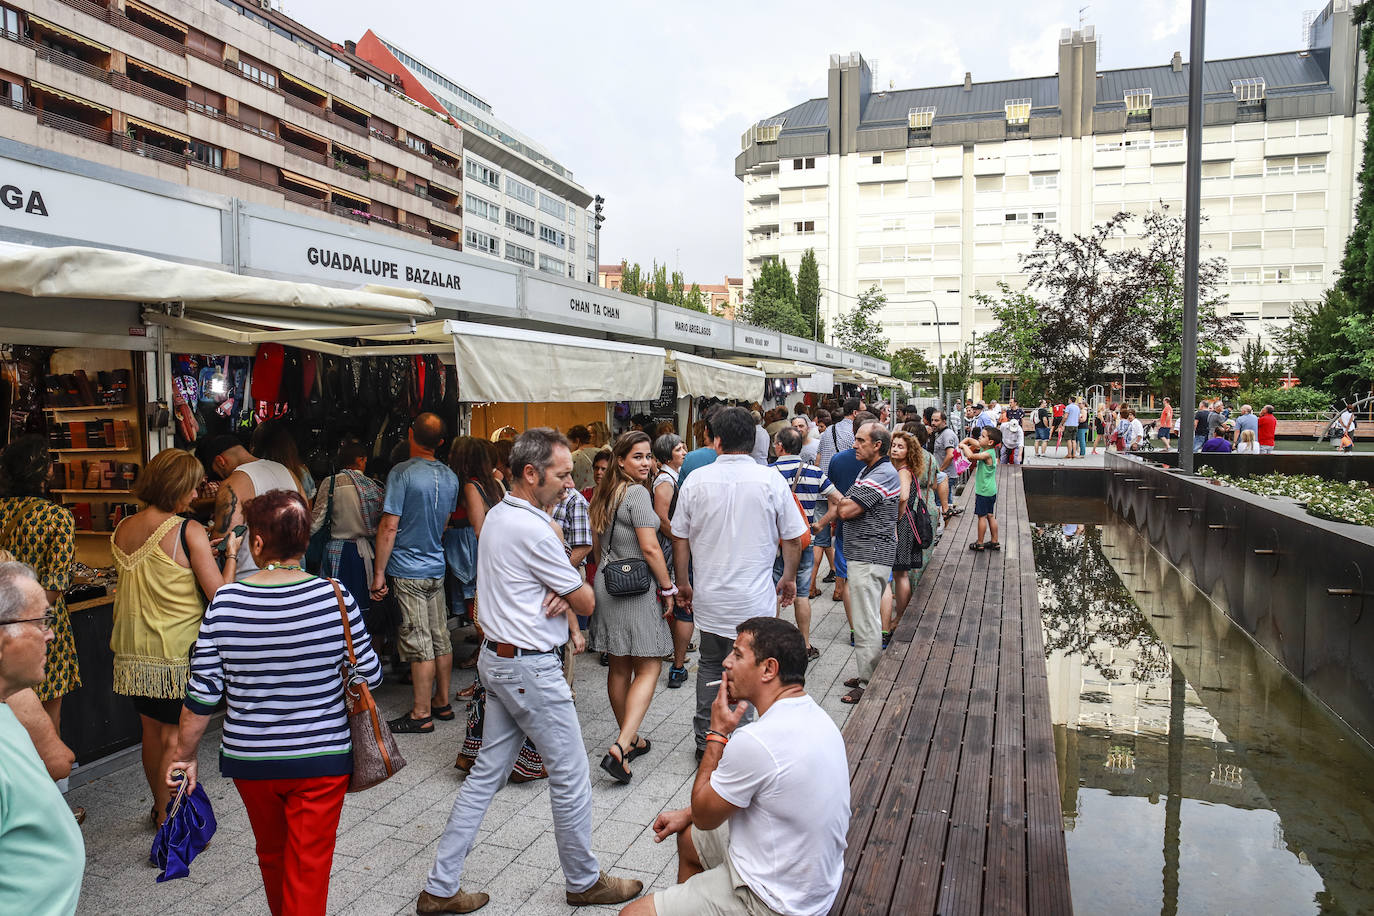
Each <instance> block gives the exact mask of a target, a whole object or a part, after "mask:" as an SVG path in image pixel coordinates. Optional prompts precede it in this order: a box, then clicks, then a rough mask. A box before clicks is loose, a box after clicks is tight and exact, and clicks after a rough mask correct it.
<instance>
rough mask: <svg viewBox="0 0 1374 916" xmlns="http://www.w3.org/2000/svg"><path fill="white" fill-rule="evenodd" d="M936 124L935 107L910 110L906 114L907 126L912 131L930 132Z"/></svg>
mask: <svg viewBox="0 0 1374 916" xmlns="http://www.w3.org/2000/svg"><path fill="white" fill-rule="evenodd" d="M934 123H935V108H934V106H926V107H924V108H910V109H907V113H906V126H907V128H908V129H910V130H930V127H931V125H932V124H934Z"/></svg>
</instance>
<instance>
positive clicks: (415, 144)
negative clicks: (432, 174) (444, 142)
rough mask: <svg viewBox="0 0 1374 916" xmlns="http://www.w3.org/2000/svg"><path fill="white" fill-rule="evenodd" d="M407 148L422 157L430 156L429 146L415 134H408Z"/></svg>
mask: <svg viewBox="0 0 1374 916" xmlns="http://www.w3.org/2000/svg"><path fill="white" fill-rule="evenodd" d="M406 146H408V147H410V148H411V149H413V150H415V152H417V153H419V154H420V155H421V156H428V155H429V144H428V143H426V142H425V141H424V140H422V139H420V138H419V137H417V136H415V135H414V134H406Z"/></svg>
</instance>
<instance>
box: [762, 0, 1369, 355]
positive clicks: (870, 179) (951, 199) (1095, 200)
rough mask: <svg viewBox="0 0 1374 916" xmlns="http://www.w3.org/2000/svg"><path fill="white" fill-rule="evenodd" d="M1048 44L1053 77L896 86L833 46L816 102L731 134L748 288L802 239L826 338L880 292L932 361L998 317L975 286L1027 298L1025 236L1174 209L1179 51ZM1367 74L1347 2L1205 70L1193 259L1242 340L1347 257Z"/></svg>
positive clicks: (1067, 41) (1179, 206) (889, 319)
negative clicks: (1103, 54) (811, 261)
mask: <svg viewBox="0 0 1374 916" xmlns="http://www.w3.org/2000/svg"><path fill="white" fill-rule="evenodd" d="M1058 51H1059V72H1058V73H1057V74H1055V75H1051V76H1042V77H1030V78H1025V79H1014V80H1002V81H996V82H976V81H974V80H973V78H972V76H971V75H966V76H965V78H964V82H963V84H962V85H954V86H940V87H931V88H923V89H906V90H888V91H883V90H881V89H877V88H875V87H873V85H872V75H871V71H870V68H869V66H868V64H867V62H865V61H864V59H863V57H862V56H861V55H860V54H858V53H853V54H849V55H843V56H841V55H833V56H832V57H831V60H830V69H829V73H828V87H829V91H828V95H827V97H826V98H819V99H811V100H808V101H805V102H802V103H801V104H799V105H796V106H794V107H792V108H790V109H788V110H786V111H783V112H781V113H779V114H777V115H775V116H773V117H770V118H765V119H763V120H760V121H758V122H757V123H755V124H754V125H752V126H751V127H750V128H749V129H748V130H747V131H746V132H745V134H744V136H743V139H742V146H743V151H742V152H741V153H740V154H739V156H738V158H737V159H736V160H735V174H736V177H737V178H739V179H740V180H741V182H742V183H743V190H744V194H743V199H744V205H743V209H744V237H743V255H744V256H743V264H744V273H745V281H746V285H748V284H751V283H752V282H753V280H754V278H756V277H757V276H758V273H759V270H760V268H761V267H762V265H763V263H764V262H765V261H767V260H771V259H779V258H780V259H783V260H785V261H786V262H787V264H788V266H789V267H791V268H792V269H793V270H794V271H795V270H796V268H797V266H798V264H799V263H800V261H801V255H802V252H803V251H804V250H805V249H807V248H815V249H816V257H817V262H818V264H819V267H820V274H821V286H822V288H823V289H824V290H826V292H824V293H823V294H822V308H823V310H824V313H825V314H826V316H827V317H828V318H829V319H830V320H829V325H830V326H831V327H834V319H835V317H836V315H837V314H839V313H841V312H843V311H847V310H848V309H850V308H852V306H853V302H854V297H857V295H858V294H859V293H860V292H862V291H864V290H866V289H869V288H870V287H873V286H877V287H879V288H880V289H881V290H882V291H883V292H884V293H885V294H886V296H887V300H888V305H887V308H886V309H885V311H884V314H883V321H884V325H885V328H886V330H887V332H888V333H889V334H890V336H891V337H892V340H893V346H894V348H896V347H903V346H913V347H920V348H922V349H924V350H925V351H926V352H927V353H928V354H929V355H930V356H932V357H933V356H935V354H936V352H937V349H943V350H944V351H945V352H949V350H950V349H951V347H952V346H957V345H958V344H959V343H960V342H965V343H967V342H969V341H970V340H972V339H973V337H974V335H975V334H977V333H980V332H983V331H986V330H990V329H991V328H992V327H993V322H992V315H991V313H990V311H989V310H987V309H984V308H981V307H980V306H978V304H977V301H976V299H975V295H976V294H977V293H985V292H986V293H991V292H994V291H995V290H996V288H997V285H998V283H999V282H1004V283H1006V284H1008V285H1009V286H1011V287H1012V288H1014V289H1015V288H1023V287H1024V286H1025V278H1024V276H1023V275H1022V274H1021V272H1020V268H1019V262H1018V260H1017V258H1018V255H1020V254H1022V253H1024V252H1026V251H1028V250H1029V247H1030V245H1031V241H1032V234H1033V230H1034V227H1036V226H1049V227H1053V228H1055V229H1057V230H1058V231H1060V232H1065V233H1078V232H1082V233H1086V232H1088V231H1089V230H1090V229H1091V228H1092V227H1093V225H1095V224H1096V223H1098V222H1101V221H1104V220H1106V219H1108V218H1109V217H1111V216H1112V215H1114V214H1115V213H1117V212H1118V211H1122V210H1124V211H1128V212H1131V213H1135V214H1144V213H1146V212H1149V211H1151V210H1154V209H1155V208H1158V207H1160V206H1161V205H1167V206H1168V207H1169V208H1170V212H1171V213H1173V214H1181V213H1182V210H1183V197H1184V168H1185V166H1184V161H1185V150H1184V127H1185V126H1186V122H1187V91H1188V70H1189V67H1188V65H1187V64H1186V63H1184V62H1183V60H1182V57H1181V55H1180V54H1178V53H1175V54H1174V56H1173V60H1172V61H1169V62H1167V63H1165V62H1160V65H1156V66H1141V67H1135V68H1131V69H1123V70H1108V71H1101V72H1099V71H1098V70H1097V66H1096V62H1097V38H1096V35H1095V33H1094V30H1093V29H1092V28H1091V27H1088V28H1085V29H1082V30H1077V31H1070V30H1065V31H1064V33H1063V35H1062V37H1061V38H1060V40H1059V47H1058ZM1360 66H1362V64H1361V60H1360V53H1359V49H1358V43H1357V34H1356V29H1355V26H1354V25H1353V23H1352V21H1351V4H1350V2H1349V0H1332V2H1330V3H1329V4H1328V5H1327V6H1326V8H1325V9H1324V10H1322V11H1321V13H1319V14H1317V15H1316V16H1315V18H1314V19H1313V20H1312V21H1311V23H1310V27H1309V28H1308V30H1307V41H1306V47H1304V48H1301V49H1297V50H1292V51H1287V52H1284V53H1277V54H1264V55H1257V56H1253V57H1242V58H1234V59H1228V60H1215V61H1208V62H1207V64H1206V68H1205V71H1204V106H1205V114H1204V121H1205V126H1204V128H1203V154H1202V158H1203V162H1202V179H1203V183H1202V198H1203V199H1202V210H1203V214H1204V215H1205V216H1206V217H1207V221H1206V222H1205V223H1204V225H1203V235H1202V239H1203V245H1204V255H1205V256H1210V255H1221V256H1223V257H1225V258H1226V260H1227V262H1228V263H1229V265H1230V271H1229V276H1228V278H1227V279H1228V283H1227V285H1226V287H1225V288H1224V290H1223V291H1224V292H1226V293H1228V294H1229V301H1228V303H1227V305H1226V307H1225V308H1226V310H1227V311H1228V312H1229V313H1230V314H1232V315H1235V316H1237V317H1239V318H1241V319H1242V321H1243V323H1244V328H1245V336H1246V338H1247V339H1250V338H1255V337H1269V336H1271V335H1272V334H1273V333H1274V332H1275V331H1276V330H1277V329H1279V328H1281V327H1282V326H1283V324H1284V322H1286V321H1287V320H1288V316H1289V315H1290V313H1291V311H1292V309H1293V306H1294V304H1295V303H1300V302H1303V301H1306V300H1311V299H1315V298H1316V297H1318V296H1319V295H1320V294H1321V292H1322V290H1323V289H1324V288H1326V287H1327V286H1328V285H1329V284H1330V283H1331V280H1332V277H1333V274H1334V272H1335V270H1336V269H1337V268H1338V266H1339V264H1340V258H1341V253H1342V250H1343V246H1344V243H1345V239H1346V236H1347V235H1348V234H1349V231H1350V227H1351V225H1352V220H1353V201H1354V194H1355V183H1354V179H1355V175H1356V172H1357V170H1358V168H1359V163H1360V158H1361V154H1362V148H1363V147H1362V142H1363V136H1364V131H1365V122H1366V118H1367V117H1368V114H1367V110H1366V107H1365V105H1364V103H1363V102H1362V101H1361V100H1360V83H1359V73H1360V72H1361V71H1360V69H1359V68H1360ZM1131 242H1132V239H1131V238H1130V237H1129V236H1128V237H1127V238H1125V239H1122V240H1119V242H1118V243H1117V244H1123V245H1129V244H1131Z"/></svg>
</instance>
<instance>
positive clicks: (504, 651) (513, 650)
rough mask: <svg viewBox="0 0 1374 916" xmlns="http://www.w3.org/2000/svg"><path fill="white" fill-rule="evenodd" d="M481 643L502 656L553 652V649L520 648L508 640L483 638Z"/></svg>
mask: <svg viewBox="0 0 1374 916" xmlns="http://www.w3.org/2000/svg"><path fill="white" fill-rule="evenodd" d="M482 645H484V646H486V647H487V648H488V649H490V650H491V651H493V652H495V653H496V654H497V655H499V656H501V657H502V658H518V657H520V656H522V655H548V654H550V653H552V652H553V649H522V648H520V647H519V646H513V645H511V644H510V643H508V642H497V641H496V640H494V639H488V640H484V641H483V642H482Z"/></svg>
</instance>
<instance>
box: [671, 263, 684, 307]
mask: <svg viewBox="0 0 1374 916" xmlns="http://www.w3.org/2000/svg"><path fill="white" fill-rule="evenodd" d="M686 303H687V281H686V280H684V279H683V278H682V271H680V270H675V271H673V275H672V277H671V278H669V280H668V304H669V305H676V306H679V307H681V306H683V305H685V304H686Z"/></svg>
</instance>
